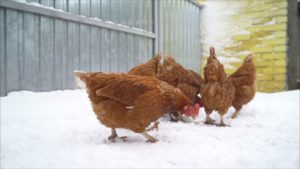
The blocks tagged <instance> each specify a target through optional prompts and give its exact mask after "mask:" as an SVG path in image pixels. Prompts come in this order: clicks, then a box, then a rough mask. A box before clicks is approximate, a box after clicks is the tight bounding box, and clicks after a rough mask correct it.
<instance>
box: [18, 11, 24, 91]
mask: <svg viewBox="0 0 300 169" xmlns="http://www.w3.org/2000/svg"><path fill="white" fill-rule="evenodd" d="M17 22H18V32H17V33H18V68H19V83H20V87H21V88H23V87H24V40H23V38H24V31H23V30H24V28H23V13H22V12H18V21H17Z"/></svg>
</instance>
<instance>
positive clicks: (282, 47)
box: [274, 46, 286, 52]
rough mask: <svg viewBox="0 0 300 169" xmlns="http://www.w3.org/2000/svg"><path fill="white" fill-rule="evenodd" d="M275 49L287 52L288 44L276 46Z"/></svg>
mask: <svg viewBox="0 0 300 169" xmlns="http://www.w3.org/2000/svg"><path fill="white" fill-rule="evenodd" d="M274 51H275V52H285V51H286V46H275V47H274Z"/></svg>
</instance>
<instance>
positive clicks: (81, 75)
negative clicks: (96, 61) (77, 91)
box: [74, 70, 86, 89]
mask: <svg viewBox="0 0 300 169" xmlns="http://www.w3.org/2000/svg"><path fill="white" fill-rule="evenodd" d="M85 75H86V73H85V72H83V71H77V70H75V71H74V77H75V82H76V85H77V86H78V87H79V88H81V89H86V84H85Z"/></svg>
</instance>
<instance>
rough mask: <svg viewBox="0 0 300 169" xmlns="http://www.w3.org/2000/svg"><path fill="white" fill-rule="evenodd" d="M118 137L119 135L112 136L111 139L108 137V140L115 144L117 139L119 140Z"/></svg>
mask: <svg viewBox="0 0 300 169" xmlns="http://www.w3.org/2000/svg"><path fill="white" fill-rule="evenodd" d="M117 137H118V136H117V135H110V136H109V137H108V140H109V141H112V142H115V138H117Z"/></svg>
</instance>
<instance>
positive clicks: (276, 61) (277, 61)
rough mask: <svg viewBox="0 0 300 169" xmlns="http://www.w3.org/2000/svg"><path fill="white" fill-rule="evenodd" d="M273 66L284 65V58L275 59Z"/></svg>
mask: <svg viewBox="0 0 300 169" xmlns="http://www.w3.org/2000/svg"><path fill="white" fill-rule="evenodd" d="M274 66H286V60H285V59H280V60H275V61H274Z"/></svg>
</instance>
